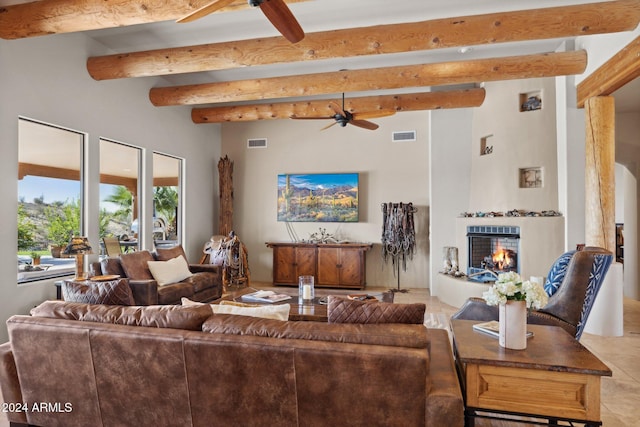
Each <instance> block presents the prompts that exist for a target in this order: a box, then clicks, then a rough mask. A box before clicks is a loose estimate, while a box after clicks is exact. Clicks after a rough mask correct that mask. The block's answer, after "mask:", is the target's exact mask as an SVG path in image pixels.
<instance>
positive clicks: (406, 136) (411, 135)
mask: <svg viewBox="0 0 640 427" xmlns="http://www.w3.org/2000/svg"><path fill="white" fill-rule="evenodd" d="M391 140H392V141H393V142H408V141H415V140H416V131H415V130H407V131H402V132H393V136H392V138H391Z"/></svg>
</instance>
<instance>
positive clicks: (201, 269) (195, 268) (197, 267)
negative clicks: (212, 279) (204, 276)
mask: <svg viewBox="0 0 640 427" xmlns="http://www.w3.org/2000/svg"><path fill="white" fill-rule="evenodd" d="M189 271H191V272H192V273H215V274H220V266H219V265H213V264H189Z"/></svg>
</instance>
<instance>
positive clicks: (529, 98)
mask: <svg viewBox="0 0 640 427" xmlns="http://www.w3.org/2000/svg"><path fill="white" fill-rule="evenodd" d="M540 109H542V94H541V92H540V91H535V92H527V93H521V94H520V111H521V112H524V111H535V110H540Z"/></svg>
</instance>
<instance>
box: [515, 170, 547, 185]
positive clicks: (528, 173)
mask: <svg viewBox="0 0 640 427" xmlns="http://www.w3.org/2000/svg"><path fill="white" fill-rule="evenodd" d="M542 184H543V182H542V168H541V167H535V168H522V169H520V188H542Z"/></svg>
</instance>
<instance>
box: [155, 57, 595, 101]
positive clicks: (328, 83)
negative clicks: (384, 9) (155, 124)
mask: <svg viewBox="0 0 640 427" xmlns="http://www.w3.org/2000/svg"><path fill="white" fill-rule="evenodd" d="M586 66H587V54H586V52H585V51H576V52H557V53H544V54H535V55H523V56H511V57H506V58H490V59H477V60H471V61H456V62H443V63H437V64H422V65H407V66H397V67H385V68H375V69H365V70H347V71H336V72H331V73H316V74H305V75H296V76H283V77H271V78H264V79H255V80H236V81H228V82H215V83H204V84H195V85H185V86H169V87H156V88H152V89H151V90H150V91H149V99H150V100H151V102H152V103H153V105H155V106H168V105H196V104H209V103H225V102H238V101H250V100H258V99H274V98H287V97H301V96H313V95H328V94H334V93H342V92H359V91H370V90H382V89H400V88H407V87H426V86H442V85H452V84H465V83H478V82H486V81H497V80H512V79H526V78H535V77H554V76H563V75H572V74H581V73H583V72H584V70H585V68H586Z"/></svg>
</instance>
